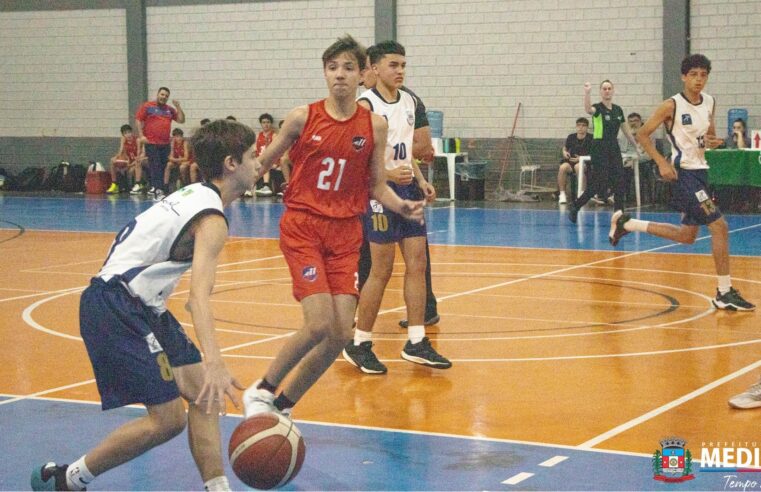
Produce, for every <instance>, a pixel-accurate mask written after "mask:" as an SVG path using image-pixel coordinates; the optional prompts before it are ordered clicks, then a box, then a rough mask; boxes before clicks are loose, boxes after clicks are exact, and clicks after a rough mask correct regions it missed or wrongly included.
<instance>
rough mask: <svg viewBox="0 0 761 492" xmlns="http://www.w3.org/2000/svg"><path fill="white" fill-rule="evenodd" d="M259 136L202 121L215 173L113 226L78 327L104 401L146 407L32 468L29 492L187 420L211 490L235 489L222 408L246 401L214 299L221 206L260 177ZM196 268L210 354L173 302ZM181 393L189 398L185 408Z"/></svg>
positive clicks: (64, 484) (203, 150)
mask: <svg viewBox="0 0 761 492" xmlns="http://www.w3.org/2000/svg"><path fill="white" fill-rule="evenodd" d="M255 141H256V134H255V133H254V131H253V130H251V129H250V128H248V127H247V126H245V125H241V124H240V123H235V122H232V121H226V120H219V121H215V122H212V123H209V124H207V125H204V126H202V127H201V128H199V129H197V130H196V132H195V135H193V138H192V144H193V148H194V150H195V155H196V157H197V162H198V165H199V166H200V167H201V169H202V170H203V172H204V174H205V176H207V177H208V178H209V181H208V182H207V183H196V184H193V185H190V186H187V187H185V188H183V189H182V190H180V191H178V192H176V193H173V194H172V195H169V196H168V197H166V198H165V199H163V200H162V201H160V202H158V203H156V204H155V205H154V206H153V207H151V208H150V209H148V210H146V211H145V212H143V213H142V214H140V215H138V216H137V217H135V219H133V220H132V221H131V222H130V223H129V224H127V225H126V226H125V227H124V228H123V229H122V230H121V231H120V232H119V233H117V235H116V239H115V240H114V242H113V244H112V245H111V250H110V251H109V253H108V256H107V257H106V261H105V263H104V265H103V267H102V268H101V270H100V272H98V274H97V276H96V277H95V278H93V279H92V282H91V283H90V286H89V287H88V288H87V289H86V290H85V291H84V292H83V293H82V298H81V301H80V307H79V309H80V329H81V332H82V338H83V339H84V342H85V346H86V347H87V352H88V354H89V356H90V360H91V362H92V365H93V369H94V372H95V379H96V381H97V384H98V391H99V392H100V395H101V401H102V407H103V409H104V410H109V409H111V408H118V407H122V406H125V405H130V404H133V403H140V404H143V405H145V407H146V409H147V411H148V412H147V415H145V416H144V417H141V418H138V419H136V420H133V421H132V422H129V423H127V424H125V425H123V426H121V427H119V428H118V429H116V430H115V431H113V432H112V433H111V434H110V435H108V436H107V437H106V438H105V439H104V440H103V441H101V442H100V443H99V444H98V445H96V446H95V447H94V448H92V449H91V450H90V451H88V452H87V454H85V455H84V456H82V457H81V458H79V459H78V460H76V461H75V462H73V463H72V464H71V465H56V464H55V463H47V464H46V465H42V466H40V467H38V468H36V469H35V470H34V471H33V473H32V484H31V485H32V489H33V490H83V489H85V487H87V485H88V484H89V483H90V482H91V481H92V480H93V479H94V478H95V477H97V476H98V475H100V474H102V473H105V472H106V471H108V470H110V469H112V468H114V467H116V466H118V465H121V464H122V463H126V462H127V461H130V460H132V459H133V458H136V457H137V456H140V455H141V454H143V453H144V452H146V451H148V450H149V449H151V448H153V447H155V446H158V445H159V444H162V443H164V442H166V441H168V440H170V439H172V438H173V437H175V436H176V435H178V434H180V433H181V432H182V430H183V429H184V428H185V425H186V422H187V425H188V435H189V441H190V450H191V452H192V454H193V458H194V459H195V462H196V465H197V466H198V469H199V471H200V473H201V477H202V479H203V481H204V482H205V483H204V486H205V488H206V490H229V488H230V486H229V483H228V481H227V477H225V474H224V466H223V462H222V449H221V443H220V435H219V416H218V415H219V414H220V413H224V412H225V396H227V397H228V398H229V399H230V400H231V401H232V402H233V404H234V405H235V406H236V407H239V405H240V399H239V398H238V396H237V393H236V392H235V391H234V388H238V389H243V388H244V387H243V386H242V385H241V384H240V383H238V382H237V381H236V380H235V379H234V378H233V377H232V376H230V373H229V372H228V371H227V368H226V367H225V363H224V361H223V360H222V354H221V353H220V349H219V346H218V345H217V342H216V340H215V337H214V315H213V313H212V309H211V304H210V299H209V297H210V295H211V290H212V287H213V286H214V276H215V271H216V268H217V260H218V257H219V254H220V252H221V251H222V247H223V246H224V244H225V240H226V239H227V233H228V231H227V220H226V219H225V215H224V211H223V210H224V207H226V206H227V205H229V204H230V203H231V202H232V201H233V200H234V199H236V198H237V197H238V196H240V194H241V193H243V192H244V191H245V190H247V189H249V188H250V187H251V186H253V184H254V182H255V181H256V177H257V175H256V174H257V173H256V171H257V169H256V168H257V166H258V163H257V161H256V159H255V149H254V142H255ZM191 266H192V273H191V277H190V293H189V296H188V303H187V305H186V309H188V310H189V311H190V315H191V317H192V320H193V326H194V330H195V332H196V336H197V337H198V340H199V342H200V344H201V350H202V351H203V354H204V358H203V360H202V359H201V353H200V352H199V351H198V349H197V348H196V346H195V345H194V344H193V342H191V341H190V339H189V338H188V337H187V335H186V334H185V332H184V331H183V329H182V327H181V326H180V324H179V322H178V321H177V320H176V319H175V317H174V316H173V315H172V313H170V312H169V311H168V310H167V306H166V300H167V299H168V298H169V296H170V295H171V294H172V291H173V290H174V288H175V286H176V285H177V283H178V282H179V280H180V276H181V275H182V274H183V273H184V272H185V271H187V270H188V268H191ZM180 397H182V398H184V399H185V400H187V402H188V412H187V415H186V413H185V407H184V405H183V403H182V399H181V398H180ZM128 485H129V484H125V487H124V488H125V489H127V488H129V486H128Z"/></svg>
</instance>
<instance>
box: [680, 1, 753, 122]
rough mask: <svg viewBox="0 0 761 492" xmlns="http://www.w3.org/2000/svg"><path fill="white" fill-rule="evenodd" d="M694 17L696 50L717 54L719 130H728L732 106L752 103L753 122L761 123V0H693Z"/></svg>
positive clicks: (714, 81)
mask: <svg viewBox="0 0 761 492" xmlns="http://www.w3.org/2000/svg"><path fill="white" fill-rule="evenodd" d="M690 23H691V28H692V29H691V31H692V32H691V33H692V51H693V52H694V53H703V54H704V55H706V56H707V57H708V58H709V59H710V60H711V65H712V70H711V77H710V79H709V82H708V86H707V88H706V92H708V93H709V94H712V95H714V96H715V97H716V133H717V134H719V135H721V136H724V135H725V134H726V132H727V111H728V110H729V109H730V108H746V109H747V110H748V114H749V117H748V120H749V121H748V128H749V129H759V128H761V63H760V62H759V59H760V58H761V57H759V54H758V49H759V47H761V2H759V1H758V0H738V1H732V2H726V1H721V2H720V1H717V0H693V1H692V3H691V11H690Z"/></svg>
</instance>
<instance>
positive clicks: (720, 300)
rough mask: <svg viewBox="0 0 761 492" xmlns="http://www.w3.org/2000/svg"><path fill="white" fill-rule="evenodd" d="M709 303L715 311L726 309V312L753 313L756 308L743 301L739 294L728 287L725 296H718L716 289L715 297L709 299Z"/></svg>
mask: <svg viewBox="0 0 761 492" xmlns="http://www.w3.org/2000/svg"><path fill="white" fill-rule="evenodd" d="M711 303H712V304H713V305H714V306H715V307H716V308H717V309H726V310H727V311H753V310H754V309H756V306H755V305H754V304H751V303H749V302H748V301H746V300H745V299H743V297H742V296H741V295H740V292H739V291H737V290H735V288H734V287H730V288H729V291H728V292H727V293H726V294H720V293H719V291H718V289H717V290H716V297H715V298H714V299H711Z"/></svg>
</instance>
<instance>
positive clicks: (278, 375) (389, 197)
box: [243, 35, 424, 418]
mask: <svg viewBox="0 0 761 492" xmlns="http://www.w3.org/2000/svg"><path fill="white" fill-rule="evenodd" d="M322 61H323V69H324V73H325V80H326V82H327V85H328V90H329V95H328V97H327V99H324V100H321V101H317V102H314V103H312V104H310V105H308V106H299V107H297V108H295V109H293V110H292V111H291V112H290V113H289V114H288V116H287V117H286V119H285V123H284V124H283V128H282V130H281V131H280V133H278V134H277V136H276V137H275V139H274V141H273V142H272V144H271V145H270V146H268V147H267V149H266V150H265V151H264V153H262V155H261V156H260V158H259V159H260V161H261V163H262V168H261V170H260V174H263V173H264V172H265V171H267V170H268V169H269V168H270V167H272V165H273V164H274V163H275V162H277V159H278V158H279V157H280V156H281V155H282V154H283V153H284V152H285V151H286V150H288V149H290V150H289V155H290V159H291V161H292V162H293V171H292V174H291V179H290V182H289V185H288V189H287V190H286V193H285V199H284V201H285V204H286V211H285V214H284V215H283V218H282V219H281V221H280V249H281V250H282V251H283V254H284V256H285V259H286V262H287V263H288V268H289V269H290V271H291V278H292V279H293V295H294V297H295V298H296V299H297V300H298V301H299V302H300V303H301V306H302V308H303V312H304V327H303V328H302V329H301V330H300V331H298V332H297V333H296V334H295V335H293V336H292V337H290V338H289V339H288V341H287V342H286V344H285V346H284V347H283V348H282V349H281V351H280V353H279V354H278V355H277V357H275V360H274V361H273V363H272V365H270V367H269V369H268V370H267V373H266V374H265V376H264V378H263V379H261V380H259V381H257V382H255V383H254V384H253V385H252V386H251V387H250V388H249V389H248V390H246V392H245V393H244V396H243V398H244V405H245V416H246V417H247V418H248V417H250V416H251V415H254V414H257V413H260V412H267V411H280V412H282V413H284V414H286V415H289V414H290V410H291V408H292V407H293V406H294V404H295V403H296V402H297V401H298V400H299V399H300V398H301V397H302V396H303V395H304V393H306V391H307V390H308V389H309V388H310V387H311V386H312V385H313V384H314V383H315V382H316V381H317V379H318V378H319V377H320V376H321V375H322V374H323V373H324V372H325V371H326V370H327V368H328V367H330V365H331V364H332V363H333V361H335V359H336V357H337V356H338V354H340V353H341V350H342V349H343V347H344V345H345V344H346V342H347V341H348V340H349V339H350V338H351V326H352V322H353V321H354V310H355V307H356V305H357V298H358V296H359V291H358V290H357V262H358V260H359V247H360V245H361V244H362V222H361V220H360V216H361V215H362V214H363V213H364V212H365V209H366V208H367V203H368V199H369V197H370V196H372V197H373V198H374V199H375V200H378V201H379V202H381V203H382V204H383V206H384V207H387V208H389V209H391V210H393V211H395V212H397V213H399V214H401V215H402V216H404V217H405V218H407V219H408V220H414V221H416V222H419V223H422V222H423V205H424V202H423V201H411V200H403V199H401V198H399V197H398V196H397V195H396V194H395V193H394V192H393V190H392V189H391V188H389V186H388V185H387V184H386V182H385V172H384V165H385V160H384V152H385V147H386V138H387V128H388V125H387V124H386V122H385V120H384V119H383V118H382V117H381V116H378V115H375V114H372V112H370V111H369V110H367V109H365V108H362V107H360V106H358V105H357V103H356V102H355V100H354V95H355V94H356V91H357V86H358V85H359V80H360V74H361V72H362V70H363V69H364V68H365V50H364V48H363V47H362V46H361V45H359V44H358V43H357V42H356V41H355V40H354V39H353V38H352V37H351V36H348V35H347V36H345V37H343V38H340V39H338V41H336V42H335V43H333V44H332V45H331V46H330V47H329V48H328V49H327V50H326V51H325V53H323V55H322ZM297 365H298V367H296V366H297ZM294 368H296V369H295V371H296V373H295V375H294V376H293V377H291V378H289V380H288V383H287V384H286V385H284V386H283V388H282V391H281V392H280V394H279V395H278V396H277V398H275V392H276V391H277V388H278V386H280V385H281V384H282V383H283V381H284V380H285V378H286V376H287V375H288V374H289V373H290V372H291V371H292V370H294Z"/></svg>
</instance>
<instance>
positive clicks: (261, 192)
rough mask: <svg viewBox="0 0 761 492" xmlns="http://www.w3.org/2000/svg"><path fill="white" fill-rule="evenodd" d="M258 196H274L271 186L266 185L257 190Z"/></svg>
mask: <svg viewBox="0 0 761 492" xmlns="http://www.w3.org/2000/svg"><path fill="white" fill-rule="evenodd" d="M256 196H272V190H271V189H270V187H269V186H267V185H264V186H262V187H261V188H259V189H258V190H256Z"/></svg>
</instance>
